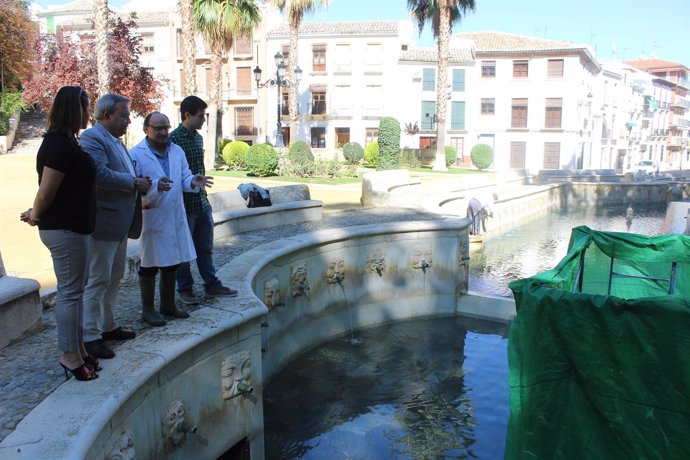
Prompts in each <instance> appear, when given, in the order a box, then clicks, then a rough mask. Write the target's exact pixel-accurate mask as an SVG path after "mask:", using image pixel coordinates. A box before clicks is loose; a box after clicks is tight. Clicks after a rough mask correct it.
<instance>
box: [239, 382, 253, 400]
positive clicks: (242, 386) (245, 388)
mask: <svg viewBox="0 0 690 460" xmlns="http://www.w3.org/2000/svg"><path fill="white" fill-rule="evenodd" d="M237 391H238V392H239V394H241V395H242V396H244V397H245V398H247V399H248V400H250V401H251V402H252V403H253V404H256V403H257V401H258V400H257V399H256V396H254V395H253V394H252V392H253V391H254V388H253V387H251V386H249V385H248V384H247V383H246V382H239V383H238V384H237Z"/></svg>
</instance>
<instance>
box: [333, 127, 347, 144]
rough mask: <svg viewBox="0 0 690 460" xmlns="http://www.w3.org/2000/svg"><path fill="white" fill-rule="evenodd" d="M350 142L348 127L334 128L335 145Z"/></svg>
mask: <svg viewBox="0 0 690 460" xmlns="http://www.w3.org/2000/svg"><path fill="white" fill-rule="evenodd" d="M348 142H350V128H335V146H336V147H338V148H340V147H342V146H343V145H345V144H347V143H348Z"/></svg>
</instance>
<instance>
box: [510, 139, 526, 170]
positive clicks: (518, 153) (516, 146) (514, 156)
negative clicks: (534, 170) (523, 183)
mask: <svg viewBox="0 0 690 460" xmlns="http://www.w3.org/2000/svg"><path fill="white" fill-rule="evenodd" d="M526 156H527V142H511V143H510V169H525V157H526Z"/></svg>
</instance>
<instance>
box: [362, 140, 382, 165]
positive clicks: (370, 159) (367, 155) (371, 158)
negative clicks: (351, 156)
mask: <svg viewBox="0 0 690 460" xmlns="http://www.w3.org/2000/svg"><path fill="white" fill-rule="evenodd" d="M364 161H366V162H367V164H368V165H370V166H373V167H374V168H375V167H377V166H378V164H379V143H378V142H377V141H373V142H369V143H368V144H367V146H366V147H365V148H364Z"/></svg>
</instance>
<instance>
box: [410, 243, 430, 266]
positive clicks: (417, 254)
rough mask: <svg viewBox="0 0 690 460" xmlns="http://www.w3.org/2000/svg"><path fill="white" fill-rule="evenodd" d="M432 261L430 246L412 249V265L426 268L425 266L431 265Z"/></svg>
mask: <svg viewBox="0 0 690 460" xmlns="http://www.w3.org/2000/svg"><path fill="white" fill-rule="evenodd" d="M432 262H433V259H432V256H431V248H430V247H428V246H427V247H416V248H414V249H413V250H412V266H413V267H414V268H425V266H426V267H428V266H431V264H432Z"/></svg>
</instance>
